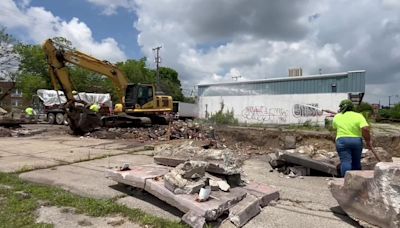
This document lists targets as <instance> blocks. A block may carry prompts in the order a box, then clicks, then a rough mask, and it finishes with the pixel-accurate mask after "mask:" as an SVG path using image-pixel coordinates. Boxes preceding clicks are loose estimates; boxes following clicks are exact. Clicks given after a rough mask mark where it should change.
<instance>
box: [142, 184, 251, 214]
mask: <svg viewBox="0 0 400 228" xmlns="http://www.w3.org/2000/svg"><path fill="white" fill-rule="evenodd" d="M145 190H146V191H147V192H149V193H150V194H152V195H154V196H156V197H157V198H159V199H161V200H162V201H164V202H166V203H168V204H170V205H172V206H174V207H176V208H178V209H179V210H180V211H182V212H184V213H187V212H189V211H193V213H195V214H197V215H199V216H203V217H204V218H205V219H206V221H214V220H216V219H217V218H218V217H219V216H221V215H222V214H223V213H224V212H226V211H228V210H229V209H230V208H231V207H232V206H234V205H235V204H236V203H238V202H239V201H240V200H242V199H243V198H244V197H245V196H246V192H245V191H244V190H243V189H240V188H233V189H231V191H230V192H221V191H217V192H213V193H212V197H211V198H210V200H208V201H206V202H197V201H196V196H194V195H186V194H179V195H175V194H174V193H173V192H171V191H169V190H168V189H166V188H165V187H164V180H147V181H146V186H145Z"/></svg>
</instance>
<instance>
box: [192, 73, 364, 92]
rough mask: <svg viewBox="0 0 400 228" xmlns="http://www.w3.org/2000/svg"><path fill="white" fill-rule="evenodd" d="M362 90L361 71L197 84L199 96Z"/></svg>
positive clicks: (362, 74) (362, 76) (362, 75)
mask: <svg viewBox="0 0 400 228" xmlns="http://www.w3.org/2000/svg"><path fill="white" fill-rule="evenodd" d="M350 92H351V93H363V92H365V71H364V70H362V71H349V72H343V73H334V74H321V75H310V76H296V77H285V78H271V79H262V80H253V81H240V82H229V83H217V84H202V85H198V95H199V96H240V95H243V96H244V95H262V94H307V93H350Z"/></svg>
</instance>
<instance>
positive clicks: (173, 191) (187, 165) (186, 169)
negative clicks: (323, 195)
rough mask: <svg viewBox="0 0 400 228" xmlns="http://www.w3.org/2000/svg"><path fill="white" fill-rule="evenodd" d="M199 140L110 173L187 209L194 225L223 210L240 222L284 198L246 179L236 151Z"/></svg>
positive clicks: (168, 147)
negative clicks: (139, 164) (148, 161)
mask: <svg viewBox="0 0 400 228" xmlns="http://www.w3.org/2000/svg"><path fill="white" fill-rule="evenodd" d="M195 144H196V143H195V141H190V142H185V143H183V144H182V145H180V146H173V145H170V144H167V145H160V146H156V147H155V156H154V162H155V163H157V165H147V166H133V167H130V169H129V170H128V169H127V170H125V171H122V170H121V169H116V170H109V171H108V176H109V177H110V178H111V179H113V180H115V181H117V182H119V183H124V184H127V185H130V186H134V187H139V188H143V189H144V190H146V191H147V192H149V193H151V194H153V195H154V196H156V197H158V198H159V199H161V200H163V201H165V202H167V203H169V204H171V205H172V206H174V207H176V208H178V209H179V210H181V211H182V212H184V213H186V214H185V215H184V216H183V217H182V220H183V221H184V222H186V223H187V224H189V225H190V226H192V227H204V225H205V223H206V222H210V221H216V220H218V219H220V218H221V216H222V215H223V214H226V215H228V218H227V220H226V221H225V222H227V223H230V224H231V225H234V226H236V227H241V226H243V225H244V224H246V223H247V222H248V221H249V220H250V219H252V218H253V217H254V216H256V215H257V214H258V213H260V211H261V208H262V207H265V206H267V205H268V204H269V202H270V201H272V200H277V199H279V192H278V190H277V189H275V188H272V187H270V186H267V185H265V184H261V183H255V182H251V183H247V184H245V182H243V181H242V180H241V178H240V173H241V162H240V161H239V160H238V159H236V156H235V152H234V151H232V150H230V149H228V148H219V146H218V144H215V143H213V142H210V143H208V144H206V145H203V146H196V145H195ZM197 144H199V142H197ZM206 148H207V149H206ZM171 167H174V168H171Z"/></svg>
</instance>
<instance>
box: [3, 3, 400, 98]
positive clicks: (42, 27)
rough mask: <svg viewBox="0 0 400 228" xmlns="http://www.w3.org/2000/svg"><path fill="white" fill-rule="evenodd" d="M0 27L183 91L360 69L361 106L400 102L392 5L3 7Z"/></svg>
mask: <svg viewBox="0 0 400 228" xmlns="http://www.w3.org/2000/svg"><path fill="white" fill-rule="evenodd" d="M0 26H4V27H6V28H7V32H9V33H11V34H12V35H14V36H15V37H16V38H17V39H19V40H21V41H23V42H27V43H32V44H41V43H43V42H44V40H45V39H47V38H49V37H54V36H64V37H66V38H67V39H69V40H70V41H72V43H73V45H74V46H75V47H76V48H77V49H78V50H81V51H83V52H85V53H87V54H90V55H93V56H95V57H97V58H100V59H106V60H109V61H111V62H117V61H123V60H126V59H132V58H134V59H138V58H141V57H147V59H148V63H147V64H148V67H149V68H154V67H155V66H154V61H153V59H154V52H153V51H152V48H154V47H156V46H162V48H161V52H160V54H161V60H162V63H161V65H162V66H166V67H171V68H174V69H175V70H177V71H178V73H179V75H180V79H181V81H182V83H183V87H184V88H185V91H190V90H191V89H193V86H195V85H197V84H201V83H213V82H228V81H232V80H233V79H232V77H235V76H239V75H240V76H241V78H239V80H241V81H245V80H253V79H261V78H273V77H285V76H286V75H287V74H288V69H289V68H293V67H301V68H302V69H303V74H304V75H310V74H318V73H319V71H320V70H321V72H322V73H335V72H344V71H351V70H366V71H367V85H366V96H365V99H366V100H367V101H369V102H373V103H377V102H379V101H381V103H382V104H385V105H387V103H388V96H393V97H392V98H391V99H392V102H393V101H394V102H398V101H400V98H399V97H395V95H397V94H398V95H400V91H399V87H400V1H399V0H334V1H333V0H296V1H293V0H280V1H276V0H219V1H215V0H68V1H65V0H14V1H13V0H1V1H0Z"/></svg>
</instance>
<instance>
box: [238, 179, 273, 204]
mask: <svg viewBox="0 0 400 228" xmlns="http://www.w3.org/2000/svg"><path fill="white" fill-rule="evenodd" d="M243 189H245V190H246V191H247V192H248V193H249V194H251V195H254V196H255V197H257V198H258V199H259V200H260V206H261V207H265V206H267V205H268V204H269V202H271V201H272V200H278V199H279V190H278V189H276V188H273V187H271V186H268V185H265V184H262V183H257V182H250V183H249V184H247V185H246V186H244V187H243Z"/></svg>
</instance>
